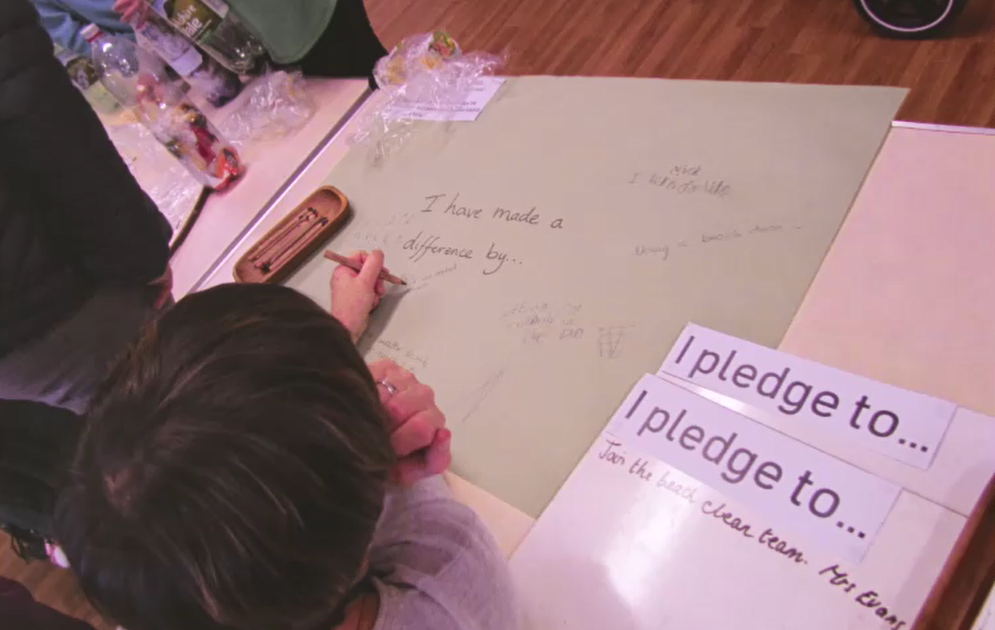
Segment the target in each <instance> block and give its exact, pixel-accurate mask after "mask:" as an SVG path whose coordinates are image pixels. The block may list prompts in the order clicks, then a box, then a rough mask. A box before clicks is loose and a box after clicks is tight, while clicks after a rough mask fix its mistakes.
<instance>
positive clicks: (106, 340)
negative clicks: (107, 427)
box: [0, 0, 172, 413]
mask: <svg viewBox="0 0 995 630" xmlns="http://www.w3.org/2000/svg"><path fill="white" fill-rule="evenodd" d="M170 232H171V230H170V227H169V224H168V223H167V222H166V220H165V219H164V218H163V216H162V215H161V214H160V213H159V211H158V209H157V208H156V206H155V204H154V203H153V202H152V200H151V199H149V197H148V196H147V195H146V194H145V193H144V192H142V189H141V188H140V187H139V185H138V182H136V181H135V178H134V177H133V176H132V175H131V173H130V172H129V171H128V167H127V166H125V164H124V161H123V160H122V159H121V156H120V155H118V152H117V149H115V148H114V145H113V144H112V143H111V141H110V139H109V138H108V137H107V132H106V131H104V128H103V126H102V125H101V124H100V120H99V119H98V118H97V116H96V114H95V113H94V112H93V110H92V109H91V108H90V106H89V105H88V104H87V103H86V101H85V100H84V98H83V95H82V94H81V93H80V92H79V90H77V89H76V88H75V87H73V85H72V83H71V81H70V79H69V76H68V75H67V73H66V70H65V68H63V67H62V65H61V64H60V63H59V62H58V60H56V58H55V56H54V55H53V46H52V40H51V39H49V37H48V35H47V34H46V33H45V31H44V29H42V27H41V25H40V24H39V22H38V14H37V13H36V12H35V10H34V8H33V7H32V5H31V3H30V2H28V0H3V1H2V2H0V399H2V400H29V401H37V402H42V403H46V404H48V405H51V406H53V407H62V408H65V409H69V410H71V411H74V412H76V413H80V412H82V410H83V409H84V408H85V407H86V404H87V402H88V400H89V397H90V395H91V393H92V390H93V388H95V387H96V385H97V383H99V382H100V380H101V379H102V378H103V376H104V374H105V372H106V368H107V365H108V364H109V363H110V362H111V361H112V360H113V359H114V358H115V357H116V356H117V355H118V353H120V352H121V351H122V350H123V349H124V347H125V346H126V345H127V344H128V343H130V342H131V341H132V340H133V339H134V337H135V336H136V335H137V334H138V330H139V329H140V328H141V326H142V324H143V323H144V321H145V320H146V319H147V318H149V317H151V316H152V315H153V314H154V313H155V312H156V310H157V309H158V308H160V307H162V306H163V305H164V304H166V303H167V302H168V300H169V299H170V288H171V286H172V276H171V274H170V272H169V237H170Z"/></svg>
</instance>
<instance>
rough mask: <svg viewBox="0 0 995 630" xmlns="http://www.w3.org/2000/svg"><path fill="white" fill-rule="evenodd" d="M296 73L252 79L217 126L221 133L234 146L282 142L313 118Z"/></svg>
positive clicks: (310, 102)
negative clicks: (275, 140)
mask: <svg viewBox="0 0 995 630" xmlns="http://www.w3.org/2000/svg"><path fill="white" fill-rule="evenodd" d="M306 87H307V85H306V83H305V80H304V76H303V75H302V74H301V73H300V72H287V71H285V70H277V71H273V72H267V73H266V74H265V75H263V76H261V77H259V78H257V79H254V80H253V81H252V82H251V83H248V84H247V85H246V86H245V88H244V93H243V95H242V96H241V97H240V98H239V100H238V102H237V103H236V105H237V107H238V109H236V110H235V111H234V112H232V113H231V114H230V115H229V116H228V118H226V119H225V120H224V121H223V122H222V123H221V133H222V134H224V136H225V137H226V138H228V140H229V141H230V142H232V143H234V144H236V145H238V146H245V145H246V144H247V143H250V142H258V141H265V140H274V139H278V138H284V137H286V136H289V135H290V134H292V133H294V132H295V131H297V130H298V129H300V128H301V127H303V126H304V123H306V122H307V121H308V120H310V119H311V117H312V116H314V112H315V109H316V107H315V103H314V99H312V98H311V96H310V95H309V94H308V93H307V89H306Z"/></svg>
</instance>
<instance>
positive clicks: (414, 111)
mask: <svg viewBox="0 0 995 630" xmlns="http://www.w3.org/2000/svg"><path fill="white" fill-rule="evenodd" d="M503 84H504V78H502V77H480V78H478V79H477V80H476V81H475V82H474V84H473V85H472V86H471V88H470V90H469V92H468V93H467V94H466V95H465V96H464V97H463V99H461V100H459V101H455V102H452V103H428V102H418V101H411V100H405V99H398V100H397V101H396V102H394V103H391V104H390V106H389V107H387V110H386V112H385V114H386V115H387V116H391V117H395V118H408V119H412V120H442V121H457V122H469V121H473V120H476V119H477V116H479V115H480V112H482V111H483V110H484V107H486V106H487V103H488V102H490V100H491V98H493V96H494V95H495V94H496V93H497V91H498V89H500V87H501V86H502V85H503Z"/></svg>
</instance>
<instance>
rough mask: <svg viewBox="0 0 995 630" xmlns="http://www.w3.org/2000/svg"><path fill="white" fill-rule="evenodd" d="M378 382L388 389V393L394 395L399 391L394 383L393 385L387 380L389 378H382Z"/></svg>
mask: <svg viewBox="0 0 995 630" xmlns="http://www.w3.org/2000/svg"><path fill="white" fill-rule="evenodd" d="M377 384H378V385H380V386H382V387H383V388H384V389H386V390H387V393H388V394H390V395H391V396H393V395H394V394H396V393H397V388H396V387H394V386H393V385H391V384H390V383H389V382H387V379H385V378H382V379H380V380H379V381H378V382H377Z"/></svg>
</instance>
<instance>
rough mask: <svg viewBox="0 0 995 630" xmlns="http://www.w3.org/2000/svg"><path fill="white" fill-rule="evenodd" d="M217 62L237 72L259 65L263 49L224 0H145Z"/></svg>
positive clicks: (248, 71) (248, 70) (264, 52)
mask: <svg viewBox="0 0 995 630" xmlns="http://www.w3.org/2000/svg"><path fill="white" fill-rule="evenodd" d="M146 2H148V4H149V6H150V7H152V10H153V11H155V12H156V13H157V14H159V15H160V16H161V17H163V18H165V19H166V20H168V21H169V23H170V24H172V25H173V26H175V27H176V29H177V30H178V31H180V32H181V33H183V34H184V35H185V36H186V37H188V38H190V40H192V41H193V42H194V43H195V44H197V45H198V46H199V47H200V48H202V49H203V50H204V51H205V52H207V54H209V55H211V56H212V57H214V58H215V59H216V60H217V61H218V62H219V63H220V64H221V65H223V66H225V67H226V68H228V69H229V70H231V71H232V72H237V73H238V74H250V73H252V72H254V71H255V70H256V69H258V68H259V66H260V64H261V62H262V60H263V58H264V57H265V55H266V49H265V48H263V45H262V44H261V43H260V42H259V40H258V39H257V38H256V36H255V35H253V34H252V32H251V31H250V30H249V29H248V28H246V26H245V24H243V23H242V21H241V20H240V19H239V18H238V16H237V15H235V14H234V13H233V12H232V11H230V10H229V9H228V4H227V3H225V2H224V0H146Z"/></svg>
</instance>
